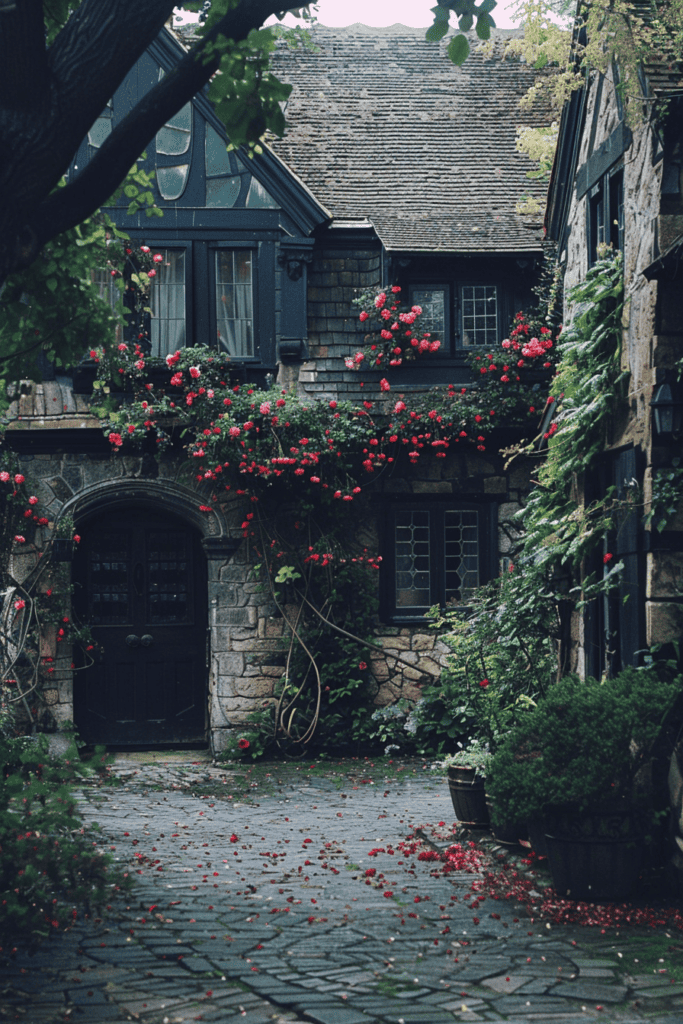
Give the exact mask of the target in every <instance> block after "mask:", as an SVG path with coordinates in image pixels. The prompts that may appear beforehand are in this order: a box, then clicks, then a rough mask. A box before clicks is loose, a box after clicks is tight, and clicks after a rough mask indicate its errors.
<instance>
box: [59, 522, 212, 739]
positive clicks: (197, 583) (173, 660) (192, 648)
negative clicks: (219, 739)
mask: <svg viewBox="0 0 683 1024" xmlns="http://www.w3.org/2000/svg"><path fill="white" fill-rule="evenodd" d="M81 537H82V539H81V543H80V545H79V549H78V553H77V557H76V560H75V563H74V579H75V583H76V588H75V595H74V597H75V603H76V607H77V609H78V611H79V614H80V618H81V621H82V622H84V623H88V624H89V625H90V626H91V628H92V631H93V634H94V637H95V641H96V643H97V644H99V645H100V648H101V649H100V650H99V651H98V652H97V654H96V658H95V664H94V665H92V666H90V667H88V668H86V669H84V670H83V671H80V672H76V673H75V681H74V719H75V722H76V726H77V728H78V730H79V733H80V735H81V737H82V738H83V739H84V740H85V741H86V742H87V743H106V744H108V745H112V746H137V747H154V746H159V745H166V744H176V743H198V742H203V741H204V740H205V738H206V722H205V719H206V680H207V668H206V661H207V659H206V637H207V607H206V583H205V580H204V573H203V569H204V559H203V555H202V550H201V545H200V543H199V539H198V537H197V536H196V534H195V532H194V531H193V530H191V529H189V528H188V527H187V526H186V525H185V524H184V523H182V522H180V521H179V520H176V519H173V518H171V517H164V516H161V515H159V514H158V513H156V512H154V513H152V512H149V511H146V510H143V509H140V510H133V511H130V510H121V511H117V512H114V513H110V514H108V515H106V516H103V517H101V518H99V519H97V520H93V521H91V522H90V523H89V524H88V525H87V527H84V528H82V530H81Z"/></svg>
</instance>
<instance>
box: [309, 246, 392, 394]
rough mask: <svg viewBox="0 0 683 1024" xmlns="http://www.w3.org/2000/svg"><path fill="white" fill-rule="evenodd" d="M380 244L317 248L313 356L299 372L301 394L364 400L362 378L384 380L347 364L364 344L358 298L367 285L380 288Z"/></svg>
mask: <svg viewBox="0 0 683 1024" xmlns="http://www.w3.org/2000/svg"><path fill="white" fill-rule="evenodd" d="M385 283H386V282H383V281H382V280H381V258H380V252H379V248H378V247H375V248H374V249H369V248H368V249H357V250H351V251H350V250H349V249H348V248H347V247H339V248H335V247H327V246H321V247H319V248H317V249H316V250H315V252H314V256H313V263H312V265H311V268H310V270H309V275H308V350H309V355H310V359H309V361H308V362H306V363H304V364H303V365H302V367H301V369H300V371H299V378H298V385H299V394H300V395H301V396H302V397H303V396H310V397H311V398H320V397H329V398H336V399H338V400H342V401H343V400H349V401H355V402H359V401H362V400H363V397H364V395H363V389H362V388H361V387H360V382H361V380H365V381H368V382H370V381H372V382H374V381H375V380H378V379H379V374H377V373H365V374H364V375H362V376H361V374H359V373H356V372H354V371H349V370H347V369H346V368H345V366H344V358H345V356H348V355H352V354H353V353H354V352H355V351H356V350H357V349H358V348H359V346H361V345H362V344H363V337H364V333H363V331H362V328H361V324H360V321H359V319H358V310H357V308H356V307H355V306H354V305H353V300H354V299H356V298H357V297H358V295H359V294H360V293H361V292H362V291H364V290H365V289H366V288H372V289H376V290H377V291H379V289H380V288H381V287H382V285H383V284H385Z"/></svg>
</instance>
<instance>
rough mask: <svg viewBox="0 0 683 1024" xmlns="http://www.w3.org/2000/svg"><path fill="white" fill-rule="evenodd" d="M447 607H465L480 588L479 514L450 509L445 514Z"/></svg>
mask: <svg viewBox="0 0 683 1024" xmlns="http://www.w3.org/2000/svg"><path fill="white" fill-rule="evenodd" d="M444 574H445V595H444V596H445V599H446V604H465V603H467V601H468V600H469V598H470V597H471V594H472V591H473V590H475V588H476V587H478V586H479V513H478V512H477V511H476V510H474V509H469V510H464V509H463V510H456V509H449V510H448V511H446V512H445V513H444Z"/></svg>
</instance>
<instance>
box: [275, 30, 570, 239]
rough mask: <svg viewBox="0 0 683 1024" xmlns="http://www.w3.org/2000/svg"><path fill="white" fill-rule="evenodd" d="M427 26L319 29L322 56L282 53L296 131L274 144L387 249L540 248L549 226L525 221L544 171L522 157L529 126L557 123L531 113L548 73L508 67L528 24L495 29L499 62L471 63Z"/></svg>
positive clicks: (480, 56) (344, 216)
mask: <svg viewBox="0 0 683 1024" xmlns="http://www.w3.org/2000/svg"><path fill="white" fill-rule="evenodd" d="M424 34H425V30H424V29H419V28H407V27H406V26H404V25H393V26H391V27H389V28H382V29H377V28H368V27H366V26H364V25H358V24H357V25H351V26H349V27H348V28H326V27H324V26H320V25H319V26H316V27H315V28H314V29H313V30H312V41H313V43H314V44H315V49H314V50H308V49H297V50H290V49H287V48H285V47H281V48H280V49H279V50H278V52H277V54H275V55H274V57H273V62H272V63H273V70H274V72H275V74H276V75H277V76H278V77H280V78H282V79H284V80H285V81H288V82H290V83H291V84H292V85H293V87H294V88H293V91H292V94H291V96H290V98H289V100H288V102H287V105H286V109H285V116H286V119H287V123H288V129H287V132H286V135H285V137H284V139H281V140H276V141H275V142H274V143H273V149H274V150H275V152H276V153H277V154H278V156H280V157H281V158H282V159H283V160H284V161H285V163H286V164H288V165H289V166H290V167H291V168H292V170H293V171H294V172H295V173H296V174H297V175H298V176H299V177H300V178H302V179H303V181H304V182H305V183H306V185H307V186H308V187H309V188H310V189H311V191H312V192H313V194H314V195H315V196H316V198H317V199H318V201H319V202H320V203H322V204H323V206H325V207H326V208H327V209H328V210H330V212H331V213H332V215H333V217H334V218H335V221H337V222H339V221H344V220H356V221H357V220H360V219H363V218H368V219H369V220H370V221H371V222H372V224H373V225H374V226H375V229H376V230H377V233H378V234H379V236H380V238H381V239H382V242H383V243H384V245H385V246H386V248H387V249H390V250H411V251H442V252H444V251H445V252H463V253H485V252H494V251H495V252H501V251H508V252H510V251H525V250H536V249H538V248H539V243H540V238H541V236H540V232H539V220H540V218H536V219H535V220H534V221H533V223H530V221H529V219H528V218H525V217H522V216H520V215H519V214H517V213H515V205H516V203H517V202H518V201H519V199H520V197H521V196H522V195H524V194H531V195H534V196H536V197H537V198H538V199H540V200H541V202H544V201H545V195H546V190H547V185H546V184H545V183H543V182H537V181H532V180H529V179H528V178H527V177H526V172H527V171H528V170H531V169H533V166H534V165H533V164H532V163H531V161H530V160H528V159H527V157H526V156H524V155H522V154H520V153H517V152H516V150H515V139H516V128H517V126H518V125H538V126H541V125H544V124H549V123H550V122H551V121H552V116H551V114H550V113H549V111H548V110H547V109H542V108H540V109H534V110H533V111H526V110H524V111H523V110H521V109H520V108H519V100H520V98H521V97H522V96H523V95H524V93H525V92H526V90H527V89H528V88H529V87H530V86H531V85H532V84H533V82H534V81H535V80H536V78H537V77H538V72H536V71H534V70H533V69H532V68H530V67H529V66H528V65H526V64H524V63H522V62H521V61H518V60H503V59H502V57H501V54H502V49H503V46H504V44H505V42H506V41H507V40H508V39H510V38H511V37H512V36H515V35H517V34H518V32H517V30H508V31H505V30H495V31H494V33H493V37H494V45H493V50H492V53H491V55H490V56H487V55H486V54H484V53H482V52H481V50H479V51H478V52H477V50H476V47H477V43H478V40H477V39H476V37H474V36H472V39H471V43H472V45H473V52H472V53H471V54H470V56H469V57H468V58H467V61H466V62H465V64H464V65H463V67H461V68H457V67H455V65H453V64H452V63H451V61H450V60H449V59H448V56H447V54H446V52H445V51H446V46H447V43H448V39H446V40H445V41H442V43H441V44H440V45H437V44H434V43H428V42H426V40H425V38H424Z"/></svg>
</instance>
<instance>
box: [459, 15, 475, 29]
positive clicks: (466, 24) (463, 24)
mask: <svg viewBox="0 0 683 1024" xmlns="http://www.w3.org/2000/svg"><path fill="white" fill-rule="evenodd" d="M459 24H460V31H461V32H469V30H470V29H471V28H472V25H473V24H474V18H473V17H472V15H471V14H470V13H469V12H468V13H467V14H463V16H462V18H461V19H460V23H459Z"/></svg>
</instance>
